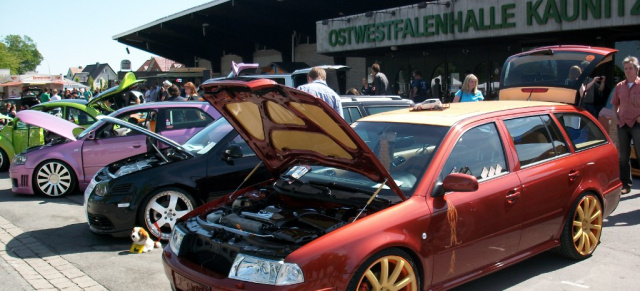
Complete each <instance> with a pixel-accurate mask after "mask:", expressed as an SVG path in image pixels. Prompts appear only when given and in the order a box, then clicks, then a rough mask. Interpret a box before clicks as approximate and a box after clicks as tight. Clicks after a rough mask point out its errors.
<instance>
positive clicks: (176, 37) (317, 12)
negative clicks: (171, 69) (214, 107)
mask: <svg viewBox="0 0 640 291" xmlns="http://www.w3.org/2000/svg"><path fill="white" fill-rule="evenodd" d="M355 2H356V3H354V1H344V0H325V1H258V0H254V1H231V0H214V1H211V2H209V3H205V4H202V5H199V6H196V7H193V8H191V9H187V10H184V11H182V12H178V13H175V14H173V15H169V16H167V17H163V18H160V19H158V20H156V21H153V22H151V23H148V24H145V25H143V26H140V27H137V28H134V29H131V30H129V31H126V32H123V33H120V34H117V35H115V36H113V39H114V40H117V41H118V42H121V43H123V44H126V45H128V46H132V47H136V48H139V49H141V50H144V51H148V52H151V53H154V54H157V55H161V56H163V57H167V58H170V59H173V60H176V61H177V62H180V63H184V64H187V65H193V62H194V56H196V57H202V58H205V59H208V60H210V61H212V62H214V65H215V62H217V61H218V60H215V58H212V56H216V57H217V56H222V55H223V54H225V53H226V54H237V55H239V56H242V57H243V58H244V61H245V62H252V61H253V52H254V50H255V47H256V46H257V45H260V46H261V47H262V46H266V47H268V48H272V49H275V50H278V51H280V52H282V55H283V57H284V58H285V59H283V61H284V62H289V61H291V59H290V56H291V49H292V46H291V42H292V40H293V41H296V42H297V43H305V42H310V43H314V42H316V22H319V21H322V20H325V19H331V18H337V17H342V16H346V15H353V14H358V13H364V12H366V11H374V10H381V9H388V8H393V7H398V6H404V5H410V4H416V3H417V2H418V1H415V0H395V1H388V0H366V1H355ZM300 11H313V13H300ZM186 43H188V44H189V45H188V46H184V45H182V46H176V45H174V44H186ZM218 65H219V64H218Z"/></svg>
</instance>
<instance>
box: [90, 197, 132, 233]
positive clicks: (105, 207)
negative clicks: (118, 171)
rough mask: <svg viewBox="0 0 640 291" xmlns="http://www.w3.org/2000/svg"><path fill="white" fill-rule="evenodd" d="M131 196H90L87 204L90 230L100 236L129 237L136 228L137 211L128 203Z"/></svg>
mask: <svg viewBox="0 0 640 291" xmlns="http://www.w3.org/2000/svg"><path fill="white" fill-rule="evenodd" d="M130 197H131V196H128V195H123V196H111V195H107V196H104V197H101V196H97V195H90V196H89V197H88V199H87V202H86V213H87V221H88V222H89V229H90V230H91V231H92V232H95V233H99V234H110V235H113V236H128V235H129V234H131V229H133V227H134V226H135V221H136V214H137V211H136V210H135V208H133V209H132V208H131V207H130V205H129V203H128V202H127V201H131V198H130Z"/></svg>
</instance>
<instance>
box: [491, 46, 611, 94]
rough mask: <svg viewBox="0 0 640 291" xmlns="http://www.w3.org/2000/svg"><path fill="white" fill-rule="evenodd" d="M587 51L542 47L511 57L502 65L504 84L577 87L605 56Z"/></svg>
mask: <svg viewBox="0 0 640 291" xmlns="http://www.w3.org/2000/svg"><path fill="white" fill-rule="evenodd" d="M602 58H603V56H602V55H596V54H592V53H588V52H575V51H572V52H567V51H552V50H543V51H536V52H533V53H530V54H525V55H515V56H512V57H510V58H508V59H507V60H506V61H505V63H504V66H503V70H502V77H501V80H502V82H501V85H502V88H508V87H521V86H551V87H565V88H571V89H576V88H577V87H579V86H580V84H582V81H583V80H584V78H585V77H586V76H588V75H589V74H590V73H591V72H592V71H593V70H594V69H595V67H596V65H597V64H598V63H599V62H600V60H602Z"/></svg>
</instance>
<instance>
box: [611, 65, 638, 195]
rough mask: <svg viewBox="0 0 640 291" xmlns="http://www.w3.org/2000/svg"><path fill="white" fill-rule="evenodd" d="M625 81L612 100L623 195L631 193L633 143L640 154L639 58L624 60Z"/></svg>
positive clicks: (616, 88)
mask: <svg viewBox="0 0 640 291" xmlns="http://www.w3.org/2000/svg"><path fill="white" fill-rule="evenodd" d="M622 65H623V67H624V76H625V80H623V81H621V82H620V83H618V84H616V87H615V88H614V92H613V98H611V104H612V105H613V112H614V113H615V114H616V117H617V119H618V147H619V148H618V161H619V163H620V180H621V181H622V194H627V193H629V192H631V184H632V179H631V164H630V162H629V160H630V156H631V141H633V147H634V149H635V150H636V154H638V153H640V124H639V122H640V104H639V102H638V99H639V96H640V77H638V70H639V69H640V64H639V63H638V58H636V57H632V56H628V57H626V58H624V60H622Z"/></svg>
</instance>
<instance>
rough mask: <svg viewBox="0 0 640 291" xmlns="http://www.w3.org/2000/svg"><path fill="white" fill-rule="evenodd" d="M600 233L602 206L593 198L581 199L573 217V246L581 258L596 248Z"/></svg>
mask: <svg viewBox="0 0 640 291" xmlns="http://www.w3.org/2000/svg"><path fill="white" fill-rule="evenodd" d="M601 233H602V206H601V205H600V201H598V199H597V198H596V197H595V196H592V195H587V196H585V197H582V200H580V203H578V206H577V207H576V212H575V214H574V215H573V246H574V247H575V249H576V251H577V252H578V253H580V254H581V255H583V256H586V255H590V254H591V253H593V251H594V250H595V249H596V246H598V242H599V241H600V234H601Z"/></svg>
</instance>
